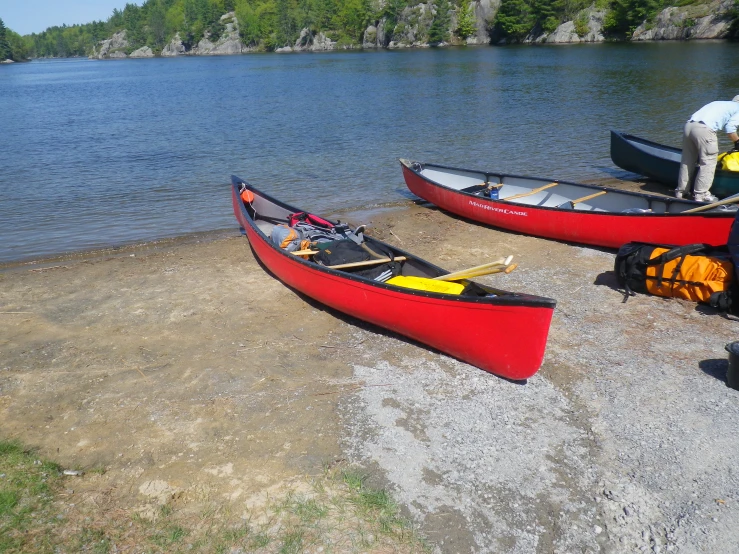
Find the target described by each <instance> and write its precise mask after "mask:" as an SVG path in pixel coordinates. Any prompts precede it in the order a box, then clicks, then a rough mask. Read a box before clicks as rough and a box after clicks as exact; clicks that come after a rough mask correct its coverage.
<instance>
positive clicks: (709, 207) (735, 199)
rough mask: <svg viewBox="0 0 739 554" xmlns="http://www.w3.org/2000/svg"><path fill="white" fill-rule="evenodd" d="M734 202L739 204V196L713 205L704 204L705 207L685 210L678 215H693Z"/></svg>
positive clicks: (730, 197)
mask: <svg viewBox="0 0 739 554" xmlns="http://www.w3.org/2000/svg"><path fill="white" fill-rule="evenodd" d="M735 202H739V194H732V195H731V196H729V197H728V198H724V199H723V200H719V201H718V202H714V203H713V204H706V205H705V206H698V207H697V208H692V209H690V210H685V211H684V212H680V213H681V214H695V213H698V212H705V211H706V210H710V209H713V208H716V207H717V206H725V205H726V204H733V203H735ZM675 215H678V214H675Z"/></svg>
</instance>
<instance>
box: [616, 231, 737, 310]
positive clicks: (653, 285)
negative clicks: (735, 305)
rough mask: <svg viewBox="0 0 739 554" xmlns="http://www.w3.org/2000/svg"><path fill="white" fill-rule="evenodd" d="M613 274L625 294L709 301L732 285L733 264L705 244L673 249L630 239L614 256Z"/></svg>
mask: <svg viewBox="0 0 739 554" xmlns="http://www.w3.org/2000/svg"><path fill="white" fill-rule="evenodd" d="M614 269H615V271H616V276H617V278H618V281H619V284H620V285H621V286H622V287H624V290H626V292H627V293H628V294H633V293H635V292H642V293H647V294H655V295H657V296H667V297H670V298H682V299H684V300H692V301H693V302H704V303H709V300H710V299H711V295H712V294H714V293H722V292H726V291H729V290H730V289H731V288H732V283H733V280H734V264H733V263H732V261H731V258H730V257H729V255H728V253H727V254H724V253H722V252H719V251H717V250H715V249H712V248H711V247H709V246H708V245H705V244H689V245H687V246H680V247H676V248H672V247H663V246H657V245H654V244H644V243H635V242H630V243H628V244H625V245H624V246H622V247H621V248H620V249H619V251H618V254H617V255H616V264H615V268H614Z"/></svg>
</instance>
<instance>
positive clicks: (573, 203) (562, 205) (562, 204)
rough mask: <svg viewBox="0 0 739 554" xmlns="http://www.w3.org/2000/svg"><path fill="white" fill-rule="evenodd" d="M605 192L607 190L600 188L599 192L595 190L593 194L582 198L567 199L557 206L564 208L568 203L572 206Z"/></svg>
mask: <svg viewBox="0 0 739 554" xmlns="http://www.w3.org/2000/svg"><path fill="white" fill-rule="evenodd" d="M607 192H608V191H607V190H602V191H600V192H596V193H595V194H589V195H587V196H583V197H582V198H578V199H577V200H568V201H567V202H562V203H561V204H560V205H559V206H557V207H558V208H565V207H567V205H568V204H569V205H570V207H571V208H574V207H575V204H579V203H580V202H585V201H586V200H590V199H592V198H595V197H597V196H602V195H604V194H606V193H607Z"/></svg>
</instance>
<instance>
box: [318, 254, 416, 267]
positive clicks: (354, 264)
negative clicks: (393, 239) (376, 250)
mask: <svg viewBox="0 0 739 554" xmlns="http://www.w3.org/2000/svg"><path fill="white" fill-rule="evenodd" d="M404 260H405V256H395V258H393V259H392V260H391V259H390V258H378V259H376V260H367V261H366V262H352V263H350V264H339V265H328V266H326V267H328V268H330V269H344V268H347V267H361V266H363V265H377V264H384V263H385V262H392V261H395V262H402V261H404Z"/></svg>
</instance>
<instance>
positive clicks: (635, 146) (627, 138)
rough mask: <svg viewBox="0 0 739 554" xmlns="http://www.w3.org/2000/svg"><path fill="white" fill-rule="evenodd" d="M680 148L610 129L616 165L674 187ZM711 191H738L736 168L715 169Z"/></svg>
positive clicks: (722, 194)
mask: <svg viewBox="0 0 739 554" xmlns="http://www.w3.org/2000/svg"><path fill="white" fill-rule="evenodd" d="M681 155H682V150H681V149H679V148H674V147H672V146H665V145H664V144H658V143H656V142H652V141H650V140H646V139H642V138H639V137H635V136H634V135H628V134H626V133H619V132H617V131H611V160H613V163H614V164H616V165H617V166H618V167H620V168H622V169H625V170H627V171H631V172H632V173H637V174H639V175H644V176H645V177H648V178H649V179H651V180H653V181H657V182H659V183H663V184H665V185H667V186H669V187H672V188H675V187H677V177H678V174H679V173H680V156H681ZM711 193H713V194H715V195H716V196H718V197H719V198H725V197H727V196H731V195H733V194H737V193H739V172H734V171H724V170H720V169H717V170H716V174H715V176H714V178H713V185H712V186H711Z"/></svg>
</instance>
